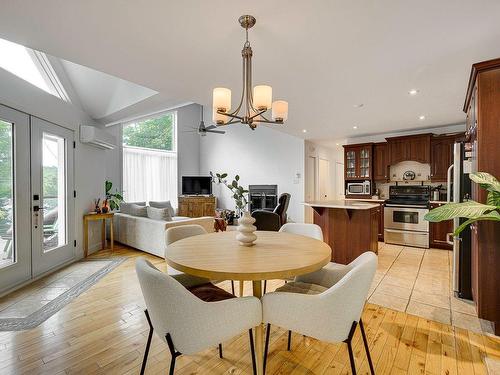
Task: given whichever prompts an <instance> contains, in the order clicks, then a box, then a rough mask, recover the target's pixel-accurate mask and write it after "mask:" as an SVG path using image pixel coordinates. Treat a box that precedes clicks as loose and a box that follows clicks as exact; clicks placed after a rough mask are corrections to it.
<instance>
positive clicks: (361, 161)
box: [344, 143, 373, 180]
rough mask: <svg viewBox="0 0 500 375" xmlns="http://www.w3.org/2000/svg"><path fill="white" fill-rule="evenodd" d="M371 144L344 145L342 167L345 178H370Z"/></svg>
mask: <svg viewBox="0 0 500 375" xmlns="http://www.w3.org/2000/svg"><path fill="white" fill-rule="evenodd" d="M372 160H373V144H372V143H369V144H365V145H359V144H357V145H353V146H349V145H345V146H344V165H345V167H344V169H345V179H346V180H370V179H371V178H372Z"/></svg>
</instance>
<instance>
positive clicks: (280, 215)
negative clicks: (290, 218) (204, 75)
mask: <svg viewBox="0 0 500 375" xmlns="http://www.w3.org/2000/svg"><path fill="white" fill-rule="evenodd" d="M290 198H291V195H290V194H288V193H283V194H281V195H280V197H279V198H278V205H277V206H276V207H275V208H274V210H273V211H272V212H270V211H267V210H255V211H254V212H252V217H254V218H255V224H254V225H255V226H256V227H257V230H269V231H274V232H277V231H278V230H279V229H280V228H281V226H282V225H284V224H286V220H287V217H286V212H287V210H288V206H289V205H290Z"/></svg>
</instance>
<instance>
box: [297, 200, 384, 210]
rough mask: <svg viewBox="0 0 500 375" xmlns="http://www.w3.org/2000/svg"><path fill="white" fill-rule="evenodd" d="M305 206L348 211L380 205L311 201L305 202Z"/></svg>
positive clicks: (339, 201) (351, 201) (350, 201)
mask: <svg viewBox="0 0 500 375" xmlns="http://www.w3.org/2000/svg"><path fill="white" fill-rule="evenodd" d="M303 204H304V205H305V206H310V207H324V208H343V209H347V210H369V209H372V208H377V207H379V204H378V203H376V204H375V203H365V202H357V201H356V200H347V199H343V200H335V201H310V202H304V203H303Z"/></svg>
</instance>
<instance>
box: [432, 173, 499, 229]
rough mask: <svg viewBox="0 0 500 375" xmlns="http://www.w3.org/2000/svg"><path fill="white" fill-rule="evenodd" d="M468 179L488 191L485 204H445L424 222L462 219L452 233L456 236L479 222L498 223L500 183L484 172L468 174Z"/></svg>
mask: <svg viewBox="0 0 500 375" xmlns="http://www.w3.org/2000/svg"><path fill="white" fill-rule="evenodd" d="M470 179H471V180H472V181H474V182H475V183H477V184H479V186H481V187H482V188H483V189H485V190H487V191H488V197H487V199H486V204H483V203H479V202H475V201H472V200H471V201H467V202H462V203H447V204H445V205H443V206H441V207H437V208H435V209H433V210H431V211H430V212H429V213H428V214H427V215H425V217H424V218H425V220H427V221H430V222H439V221H444V220H450V219H454V218H457V217H463V218H466V219H467V220H466V221H464V222H463V223H462V224H461V225H460V226H459V227H458V228H457V229H456V230H455V232H454V233H453V235H454V236H458V235H459V234H460V232H462V231H463V230H464V229H465V228H466V227H467V226H468V225H470V224H472V223H474V222H476V221H481V220H489V221H500V182H498V180H497V179H496V178H495V177H494V176H492V175H490V174H489V173H486V172H476V173H471V174H470Z"/></svg>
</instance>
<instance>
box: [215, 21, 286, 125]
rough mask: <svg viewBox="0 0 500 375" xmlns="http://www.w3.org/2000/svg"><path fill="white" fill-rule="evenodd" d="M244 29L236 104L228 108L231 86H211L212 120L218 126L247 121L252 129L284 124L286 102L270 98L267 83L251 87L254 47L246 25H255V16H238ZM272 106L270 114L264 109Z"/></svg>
mask: <svg viewBox="0 0 500 375" xmlns="http://www.w3.org/2000/svg"><path fill="white" fill-rule="evenodd" d="M238 21H239V23H240V25H241V26H242V27H243V28H244V29H245V35H246V40H245V44H244V45H243V50H242V51H241V56H242V59H243V89H242V93H241V97H240V101H239V103H238V106H237V107H236V108H235V109H234V110H233V111H231V90H230V89H228V88H225V87H216V88H214V90H213V102H212V107H213V108H212V109H213V112H212V113H213V121H214V122H215V123H216V124H217V126H224V125H230V124H236V123H242V124H246V125H248V126H249V127H250V128H251V129H255V128H256V127H257V124H258V123H268V124H283V123H284V122H285V121H286V120H287V118H288V102H286V101H284V100H277V101H274V102H273V89H272V87H271V86H267V85H257V86H255V87H253V88H252V56H253V51H252V47H251V46H250V42H249V41H248V29H249V28H251V27H252V26H254V25H255V22H256V20H255V18H254V17H253V16H250V15H244V16H241V17H240V18H239V19H238ZM269 110H271V118H268V117H266V116H269V114H267V115H266V112H267V111H269Z"/></svg>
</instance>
